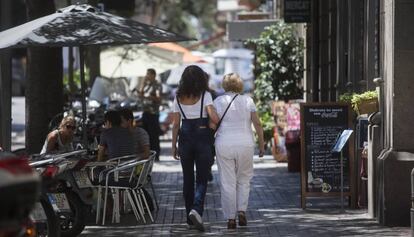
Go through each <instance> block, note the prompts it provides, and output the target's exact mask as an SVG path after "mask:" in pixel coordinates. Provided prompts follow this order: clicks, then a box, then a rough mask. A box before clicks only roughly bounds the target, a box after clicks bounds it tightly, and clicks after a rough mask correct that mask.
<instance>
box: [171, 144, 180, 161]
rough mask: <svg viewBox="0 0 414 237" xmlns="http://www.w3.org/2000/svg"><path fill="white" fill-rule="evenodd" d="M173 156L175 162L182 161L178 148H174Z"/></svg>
mask: <svg viewBox="0 0 414 237" xmlns="http://www.w3.org/2000/svg"><path fill="white" fill-rule="evenodd" d="M172 156H173V158H174V159H175V160H180V156H179V155H178V149H177V146H173V147H172Z"/></svg>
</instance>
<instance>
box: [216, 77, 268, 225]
mask: <svg viewBox="0 0 414 237" xmlns="http://www.w3.org/2000/svg"><path fill="white" fill-rule="evenodd" d="M222 86H223V89H224V90H225V92H226V93H225V94H224V95H222V96H219V97H218V98H217V99H216V100H215V101H214V106H215V108H216V109H217V113H218V115H219V117H221V118H222V121H221V124H220V126H219V127H218V128H217V129H218V130H217V134H216V141H215V147H216V156H217V163H218V170H219V175H220V189H221V205H222V209H223V213H224V217H225V218H226V220H227V221H228V222H227V228H228V229H235V228H236V215H237V216H238V219H239V226H245V225H247V218H246V209H247V203H248V200H249V192H250V180H251V178H252V176H253V155H254V146H255V143H254V137H253V131H252V123H253V126H254V128H255V130H256V133H257V135H258V140H259V151H260V153H259V157H262V156H263V154H264V141H263V129H262V127H261V124H260V120H259V118H258V116H257V114H256V106H255V104H254V102H253V100H252V98H250V97H249V96H247V95H240V94H239V93H241V92H242V91H243V82H242V80H241V79H240V77H239V76H238V75H237V74H234V73H230V74H227V75H225V76H224V79H223V82H222ZM223 115H224V117H223Z"/></svg>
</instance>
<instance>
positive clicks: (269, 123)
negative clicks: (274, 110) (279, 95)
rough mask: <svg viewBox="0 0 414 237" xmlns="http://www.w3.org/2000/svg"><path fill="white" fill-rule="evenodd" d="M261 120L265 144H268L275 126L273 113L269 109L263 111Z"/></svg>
mask: <svg viewBox="0 0 414 237" xmlns="http://www.w3.org/2000/svg"><path fill="white" fill-rule="evenodd" d="M260 122H261V124H262V127H263V139H264V141H265V144H267V143H269V141H270V140H271V139H272V137H273V128H274V127H275V123H274V120H273V116H272V114H271V113H270V112H269V111H268V112H266V113H262V114H261V115H260Z"/></svg>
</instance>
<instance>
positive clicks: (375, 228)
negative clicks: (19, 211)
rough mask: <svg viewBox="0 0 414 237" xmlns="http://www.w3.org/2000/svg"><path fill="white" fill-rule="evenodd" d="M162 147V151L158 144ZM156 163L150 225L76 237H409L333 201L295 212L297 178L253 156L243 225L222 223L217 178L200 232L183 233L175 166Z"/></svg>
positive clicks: (127, 223) (128, 223) (125, 221)
mask: <svg viewBox="0 0 414 237" xmlns="http://www.w3.org/2000/svg"><path fill="white" fill-rule="evenodd" d="M164 146H166V145H165V144H164ZM162 154H164V155H163V156H161V161H160V162H158V163H156V164H155V165H154V170H153V183H154V186H155V189H156V193H157V198H158V200H159V204H160V208H159V210H158V211H156V212H154V215H155V222H154V223H153V224H146V225H144V224H137V223H136V221H135V218H134V217H133V216H132V215H126V216H121V222H122V223H121V224H117V225H113V224H109V225H108V226H88V227H86V229H85V230H84V232H83V233H82V235H81V236H102V237H103V236H409V235H410V229H409V228H402V227H398V228H388V227H383V226H379V225H378V224H376V222H375V221H374V220H372V219H370V218H369V217H368V215H367V214H366V210H349V209H346V212H345V213H344V214H341V213H340V203H339V200H337V199H336V198H333V199H332V198H331V199H324V200H321V199H314V200H312V199H311V200H309V201H308V203H307V206H308V208H307V209H306V210H302V209H301V208H300V175H299V173H288V172H287V166H286V164H285V163H277V162H275V161H274V160H273V159H272V158H271V157H270V156H267V157H265V158H264V159H259V158H257V157H255V163H254V172H255V175H254V178H253V180H252V184H251V193H250V201H249V208H248V211H247V217H248V226H247V227H244V228H238V229H237V230H232V231H229V230H227V228H226V222H225V220H223V216H222V212H221V208H220V207H221V205H220V191H219V187H218V183H217V180H218V178H219V177H218V173H217V167H216V165H215V166H214V167H213V174H214V181H213V182H211V183H209V186H208V190H207V198H206V200H205V213H204V216H203V219H204V222H205V226H206V231H205V233H200V232H198V231H196V230H188V229H187V226H186V224H185V219H186V218H185V208H184V201H183V198H182V175H181V167H180V163H179V162H178V161H174V160H172V158H171V157H170V156H168V154H169V153H168V150H167V149H163V152H162Z"/></svg>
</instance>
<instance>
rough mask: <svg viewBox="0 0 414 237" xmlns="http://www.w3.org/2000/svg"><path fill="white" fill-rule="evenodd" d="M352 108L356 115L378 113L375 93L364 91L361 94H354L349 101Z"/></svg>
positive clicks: (376, 94)
mask: <svg viewBox="0 0 414 237" xmlns="http://www.w3.org/2000/svg"><path fill="white" fill-rule="evenodd" d="M351 104H352V108H353V109H354V111H355V112H356V113H357V114H358V115H361V114H371V113H374V112H377V111H378V93H377V91H375V90H374V91H366V92H364V93H362V94H354V95H353V96H352V100H351Z"/></svg>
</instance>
